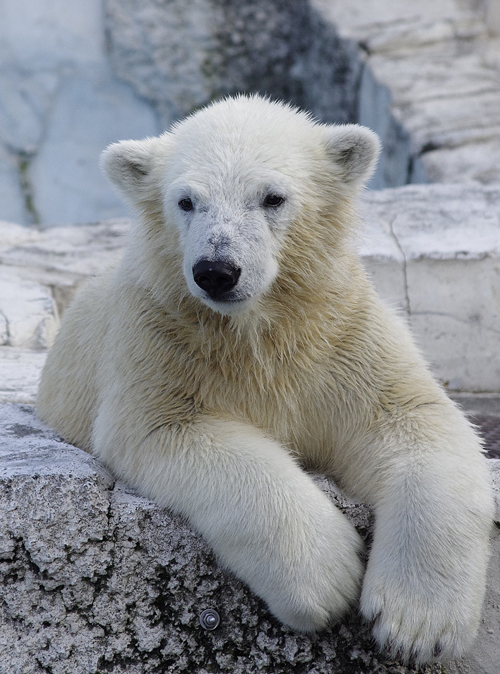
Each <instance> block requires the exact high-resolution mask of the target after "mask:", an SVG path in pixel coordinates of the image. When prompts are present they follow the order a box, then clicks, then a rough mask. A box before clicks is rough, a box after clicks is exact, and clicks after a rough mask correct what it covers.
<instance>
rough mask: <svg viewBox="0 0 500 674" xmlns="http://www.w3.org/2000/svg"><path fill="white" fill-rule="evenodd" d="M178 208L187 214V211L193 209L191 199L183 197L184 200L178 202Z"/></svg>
mask: <svg viewBox="0 0 500 674" xmlns="http://www.w3.org/2000/svg"><path fill="white" fill-rule="evenodd" d="M179 208H180V209H181V210H182V211H186V212H187V211H192V210H193V208H194V205H193V202H192V201H191V199H190V198H189V197H184V199H181V200H180V201H179Z"/></svg>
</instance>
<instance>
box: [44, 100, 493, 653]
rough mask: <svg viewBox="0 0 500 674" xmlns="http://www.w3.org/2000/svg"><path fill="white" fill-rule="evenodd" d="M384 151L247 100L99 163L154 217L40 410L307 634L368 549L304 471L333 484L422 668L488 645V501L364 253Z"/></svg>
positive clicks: (86, 307) (49, 375)
mask: <svg viewBox="0 0 500 674" xmlns="http://www.w3.org/2000/svg"><path fill="white" fill-rule="evenodd" d="M377 153H378V141H377V139H376V137H375V135H374V134H373V133H372V132H370V131H368V130H367V129H363V128H361V127H358V126H355V125H347V126H344V127H328V126H323V125H319V124H316V123H314V122H313V121H312V120H311V119H310V118H309V117H308V116H307V115H305V114H304V113H300V112H298V111H296V110H293V109H291V108H289V107H286V106H283V105H281V104H277V103H270V102H269V101H266V100H264V99H260V98H257V97H254V98H245V97H239V98H236V99H228V100H226V101H223V102H221V103H218V104H215V105H213V106H210V107H209V108H206V109H205V110H202V111H201V112H199V113H197V114H195V115H193V116H192V117H190V118H188V119H187V120H186V121H184V122H182V123H181V124H179V125H177V126H176V127H175V128H174V129H173V130H172V131H171V132H170V133H167V134H164V135H163V136H162V137H160V138H158V139H148V140H146V141H141V142H136V141H127V142H124V143H119V144H116V145H113V146H111V147H110V148H108V150H106V152H105V153H104V155H103V160H102V162H103V167H104V169H105V171H106V172H107V174H108V175H109V177H110V178H111V180H112V181H113V182H114V183H115V185H116V186H117V187H118V188H119V189H120V190H121V191H122V192H123V193H124V195H125V196H126V198H127V199H129V200H130V201H131V202H132V203H133V204H134V205H135V206H136V207H137V209H138V210H139V211H140V213H141V217H140V219H139V222H138V224H137V226H136V228H135V229H134V230H133V232H132V234H131V237H130V241H129V245H128V248H127V252H126V254H125V256H124V259H123V261H122V263H121V265H120V267H119V268H118V269H117V270H116V272H111V273H109V274H108V275H107V276H105V277H103V278H99V279H97V280H96V281H95V282H94V283H92V284H90V286H89V287H88V288H87V289H86V291H85V292H84V293H82V295H81V296H80V297H79V299H78V300H77V301H76V303H75V304H74V306H73V307H72V308H71V309H70V310H69V311H68V314H67V316H66V318H65V321H64V324H63V327H62V328H61V332H60V334H59V336H58V339H57V341H56V344H55V345H54V347H53V349H52V351H51V353H50V354H49V358H48V360H47V365H46V367H45V370H44V373H43V376H42V382H41V387H40V394H39V405H38V409H39V413H40V414H41V416H42V418H44V419H45V420H46V421H47V422H48V423H50V424H52V425H53V426H54V427H55V428H57V429H58V430H59V432H60V433H61V434H62V435H64V436H65V437H66V438H67V439H68V440H70V441H72V442H75V443H76V444H78V445H80V446H82V447H84V448H86V449H89V450H91V451H92V452H94V453H95V455H96V456H98V457H100V458H101V459H102V461H104V462H105V463H106V464H107V465H108V466H110V468H111V469H112V470H113V471H115V473H116V474H117V475H119V476H120V477H122V478H123V479H125V480H128V481H129V482H130V483H131V484H133V485H135V486H136V487H137V488H138V489H140V490H141V492H142V493H144V494H147V495H149V496H150V497H152V498H154V499H156V500H157V501H158V503H160V504H161V505H164V506H167V507H171V508H173V509H175V510H176V511H178V512H181V513H183V514H184V515H186V516H188V517H189V518H190V521H191V522H192V524H193V526H194V527H196V528H197V529H198V531H200V532H201V533H202V534H203V535H204V536H205V538H206V539H207V541H208V542H209V543H210V544H211V545H212V547H213V549H214V550H215V551H216V553H217V555H218V557H219V559H220V560H221V562H222V563H223V564H225V565H226V566H227V567H228V568H230V569H231V570H232V571H233V572H234V573H236V574H237V575H238V576H239V577H240V578H242V579H243V580H244V581H246V582H247V583H248V584H249V585H250V587H251V588H252V589H253V590H254V591H255V592H256V593H257V594H258V595H260V596H261V597H263V598H264V599H265V601H266V602H267V603H268V605H269V608H270V610H271V611H272V612H273V613H274V614H275V615H276V616H277V617H278V618H280V619H281V620H282V621H283V622H284V623H285V624H287V625H290V626H292V627H294V628H295V629H297V630H303V631H314V630H316V629H321V628H322V627H324V626H325V625H326V624H327V623H328V622H329V621H330V620H332V619H338V618H339V617H340V616H341V615H342V613H343V612H344V611H345V610H346V608H347V606H348V605H349V604H351V603H352V602H353V601H354V600H355V599H356V598H357V596H358V588H359V586H360V584H361V579H362V571H363V570H362V568H361V564H360V561H359V557H358V552H359V550H360V548H361V542H360V538H359V536H358V534H357V533H356V531H355V530H354V529H353V527H352V526H351V525H350V524H349V522H348V521H347V520H346V519H345V517H344V516H343V515H342V514H341V513H340V512H339V511H338V510H336V509H335V508H334V507H333V506H332V504H331V503H330V502H329V501H328V499H327V498H326V497H325V496H324V495H323V494H322V492H321V491H320V490H319V489H318V488H317V487H316V486H315V485H314V483H313V482H312V480H311V479H310V478H309V477H308V475H307V474H306V473H305V472H304V466H305V467H313V468H314V469H315V470H322V471H324V472H325V473H328V474H331V475H333V476H334V477H335V478H336V479H337V480H338V481H339V482H340V484H341V485H343V486H344V488H345V489H346V490H347V491H348V492H350V493H351V494H353V495H355V496H357V497H359V498H362V499H364V500H366V501H367V502H368V503H371V504H372V505H373V506H374V508H375V513H376V527H375V536H374V542H373V548H372V550H371V554H370V559H369V563H368V568H367V570H366V575H365V578H364V583H363V589H362V594H361V610H362V612H363V614H364V615H365V616H366V618H367V619H370V620H373V621H374V634H375V637H376V639H377V641H378V643H379V644H380V645H381V646H383V647H386V648H388V649H390V650H391V651H392V652H393V653H394V654H397V655H399V656H400V657H402V658H403V659H405V660H408V659H410V658H414V659H415V660H416V661H417V662H426V661H429V660H432V659H433V658H435V657H442V658H448V657H455V656H458V655H460V654H461V653H462V652H463V651H464V650H465V649H467V648H468V647H469V645H470V643H471V641H472V639H473V638H474V635H475V633H476V631H477V628H478V624H479V618H480V612H481V604H482V600H483V595H484V583H485V572H486V565H487V560H488V532H489V528H490V524H491V519H492V496H491V489H490V485H489V481H488V475H487V470H486V466H485V461H484V458H483V456H482V455H481V451H480V445H479V442H478V440H477V438H476V436H475V434H474V431H473V430H472V429H471V427H470V425H469V424H468V423H467V421H466V420H465V419H464V417H463V416H462V415H461V413H460V412H459V411H458V410H457V409H456V407H455V406H454V405H453V404H452V403H451V402H450V401H449V400H448V399H447V398H446V396H445V395H444V393H443V392H442V390H441V389H440V388H439V387H438V385H437V384H436V383H435V382H434V381H433V380H432V377H431V376H430V374H429V373H428V371H427V369H426V367H425V365H424V363H423V362H422V359H421V357H420V355H419V354H418V352H417V350H416V349H415V347H414V345H413V343H412V341H411V338H410V336H409V334H408V331H407V329H406V327H405V326H404V325H403V324H402V323H401V321H400V320H399V319H398V318H397V317H396V316H394V315H393V314H391V313H390V312H389V311H388V310H387V309H386V308H385V307H384V306H383V305H382V304H381V303H380V302H379V300H378V298H377V297H376V295H375V293H374V291H373V289H372V288H371V286H370V285H369V283H368V282H367V280H366V277H365V275H364V273H363V270H362V269H361V266H360V264H359V261H358V260H357V258H356V256H355V254H354V252H353V250H352V245H351V231H352V230H353V229H354V227H355V226H356V210H355V203H356V199H357V195H358V192H359V189H360V187H361V186H362V183H363V182H364V181H365V180H366V179H367V177H368V176H369V174H370V172H371V171H372V170H373V166H374V163H375V160H376V156H377ZM269 195H274V196H276V195H277V196H279V197H280V199H278V202H279V204H278V205H275V206H269V204H268V202H267V201H266V198H267V197H268V196H269ZM186 199H187V200H190V202H189V203H190V206H189V208H188V209H187V210H183V208H181V204H182V203H183V200H186ZM266 203H267V205H266ZM191 206H192V208H191ZM200 259H209V260H214V261H221V262H224V263H227V264H232V265H234V266H235V267H238V269H240V270H241V275H240V278H239V280H238V282H237V284H236V286H235V288H234V289H233V290H231V293H232V294H231V295H230V299H227V297H222V298H216V299H213V298H210V297H209V296H208V295H207V293H206V292H205V290H202V289H201V288H200V287H199V286H198V285H197V284H196V283H195V281H194V278H193V267H194V265H195V264H196V262H197V261H199V260H200Z"/></svg>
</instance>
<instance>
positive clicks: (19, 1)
mask: <svg viewBox="0 0 500 674" xmlns="http://www.w3.org/2000/svg"><path fill="white" fill-rule="evenodd" d="M0 6H1V16H2V20H1V21H0V65H1V69H0V218H3V219H7V220H12V221H14V222H19V223H22V224H25V225H29V224H31V225H33V224H35V225H36V224H39V223H41V222H43V223H47V224H70V223H75V222H92V221H93V220H98V219H101V220H102V219H104V218H111V217H115V216H120V215H125V214H126V213H127V211H126V209H125V207H124V205H123V203H122V201H121V200H120V199H119V197H118V195H116V194H115V193H113V191H112V190H110V189H109V186H108V185H107V184H106V182H105V181H104V180H103V179H102V176H101V174H100V171H99V167H98V160H99V154H100V152H101V151H102V150H103V149H104V147H106V145H107V144H108V143H111V142H114V141H117V140H121V139H123V138H132V137H135V138H141V137H144V136H146V135H155V134H156V133H158V132H159V130H160V129H159V125H158V119H157V115H156V113H155V111H154V110H153V109H152V108H151V106H150V105H149V104H148V103H147V102H146V101H144V100H142V99H141V98H140V97H139V96H138V95H137V94H136V93H135V91H134V90H133V89H132V87H130V86H129V85H127V84H125V83H124V82H120V81H119V80H117V78H116V77H115V76H114V75H113V73H112V71H111V68H110V66H109V62H108V56H107V52H106V43H105V34H104V23H103V17H102V3H101V0H51V2H49V3H47V2H42V3H41V2H39V0H2V2H1V3H0Z"/></svg>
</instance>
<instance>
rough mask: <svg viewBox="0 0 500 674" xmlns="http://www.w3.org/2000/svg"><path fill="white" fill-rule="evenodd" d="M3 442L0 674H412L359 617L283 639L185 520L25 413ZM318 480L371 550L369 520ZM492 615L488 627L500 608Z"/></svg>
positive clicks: (0, 423)
mask: <svg viewBox="0 0 500 674" xmlns="http://www.w3.org/2000/svg"><path fill="white" fill-rule="evenodd" d="M0 438H1V439H0V457H1V460H0V501H1V507H0V521H1V527H0V531H1V537H0V581H1V584H0V587H1V590H0V672H2V674H3V673H4V672H5V674H7V673H9V674H12V673H13V672H19V673H21V672H22V674H45V673H48V672H50V673H51V674H97V673H99V674H103V673H104V672H112V673H113V674H119V673H122V672H123V673H125V672H127V674H131V673H136V674H146V673H149V672H151V673H153V672H155V673H159V672H165V673H166V672H168V673H169V674H175V672H190V673H192V674H208V673H209V672H215V673H218V672H232V673H234V674H238V673H240V672H241V674H243V673H245V674H251V673H252V672H255V673H257V672H259V673H260V672H262V673H263V672H269V673H272V674H276V672H283V673H284V674H288V673H290V674H291V673H292V672H293V673H296V674H306V673H307V674H323V673H324V674H326V673H327V672H328V673H329V674H331V672H338V673H339V674H340V673H342V674H349V673H352V674H365V673H366V674H375V672H377V674H405V673H408V672H412V671H414V670H413V669H411V668H405V667H402V666H401V665H400V664H398V663H395V662H392V661H389V660H388V659H387V658H386V657H384V656H383V655H382V654H380V653H378V652H377V651H376V649H375V648H374V646H373V641H372V639H371V636H370V631H369V629H368V627H367V626H366V625H363V624H362V623H361V621H360V620H359V618H358V617H357V615H356V613H353V615H352V616H351V617H349V618H348V619H347V620H346V621H345V622H344V623H343V624H342V625H338V626H336V627H334V628H332V629H329V630H326V631H324V632H323V633H321V634H318V635H316V636H313V637H310V636H304V635H299V634H296V633H294V632H292V631H290V630H287V629H284V628H283V627H282V626H281V625H280V624H279V623H278V622H277V621H276V620H274V618H273V617H272V616H271V615H270V614H269V613H268V612H267V610H266V608H265V606H264V604H263V603H262V602H261V601H260V600H258V599H257V598H256V597H255V596H253V595H252V594H251V593H250V592H249V590H248V589H247V588H246V587H245V586H244V585H243V584H242V583H240V582H239V581H237V580H236V579H235V578H233V577H232V576H231V575H229V574H228V573H226V572H224V571H223V570H221V569H220V568H219V567H218V566H217V563H216V560H215V559H214V557H213V555H212V553H211V552H210V550H209V549H208V548H207V546H206V545H205V544H204V542H203V541H202V540H201V539H200V538H199V537H198V536H197V535H196V534H195V533H193V532H192V531H191V530H190V528H189V527H188V526H187V525H186V523H185V522H184V521H182V520H181V519H180V518H179V517H176V516H173V515H171V514H170V513H168V512H165V511H161V510H160V509H159V508H158V507H157V506H156V505H155V504H153V503H151V502H150V501H148V500H146V499H143V498H141V497H139V496H138V495H137V494H135V493H134V492H132V491H130V490H128V489H127V488H126V486H125V485H123V484H119V483H116V482H115V481H114V480H113V478H112V477H111V475H110V474H109V473H108V472H107V471H106V470H105V469H104V468H103V467H102V466H101V465H100V464H99V463H98V462H97V461H96V460H95V459H93V458H92V457H91V456H89V455H88V454H86V453H84V452H82V451H80V450H78V449H76V448H74V447H72V446H70V445H68V444H66V443H64V442H63V441H61V439H60V438H59V437H58V436H57V435H56V434H55V433H54V432H53V431H50V430H49V429H47V428H46V427H45V426H44V425H43V424H42V423H41V422H40V421H39V420H37V419H36V417H35V416H34V414H33V410H32V408H31V407H28V406H17V405H8V404H3V405H0ZM493 463H495V462H492V464H493ZM496 463H498V464H500V462H496ZM499 467H500V465H499V466H496V468H497V469H498V468H499ZM317 480H318V483H319V485H320V486H321V487H322V488H323V489H324V490H325V491H326V492H327V493H328V494H329V495H330V496H331V498H332V499H333V500H334V501H335V502H336V503H337V504H338V505H340V507H341V508H342V510H343V511H344V512H346V514H347V515H348V516H349V517H351V518H352V520H353V521H354V523H355V525H356V526H357V527H358V529H359V531H360V532H361V534H362V535H363V536H364V538H365V539H367V538H368V537H369V529H370V525H371V516H370V513H369V511H368V510H367V509H366V508H365V507H364V506H361V505H359V504H355V503H353V502H352V501H349V500H348V499H346V498H345V497H343V496H341V495H340V494H339V492H338V491H337V490H336V488H335V487H334V485H333V484H332V483H331V482H329V481H328V480H326V479H325V478H322V477H318V478H317ZM496 554H497V553H496ZM496 559H498V558H496ZM495 602H496V605H495ZM490 604H491V606H489V607H488V609H487V610H488V613H487V615H486V619H487V621H488V623H487V624H488V628H487V629H489V625H493V622H491V621H492V620H493V619H495V618H496V619H497V620H498V613H499V609H498V597H497V596H495V597H491V601H490ZM206 608H212V609H215V610H217V611H218V613H219V615H220V618H221V623H220V626H219V627H218V628H217V629H215V630H214V631H213V632H209V631H205V630H204V629H203V628H202V627H201V626H200V624H199V616H200V614H201V612H202V611H203V610H204V609H206ZM490 613H491V615H490ZM486 634H487V635H488V632H487V630H486ZM486 638H487V639H488V638H489V639H490V641H491V638H490V637H489V635H488V636H487V637H486ZM481 639H482V637H481ZM481 639H480V643H481V644H482V641H481ZM486 644H487V646H488V642H486ZM487 652H488V653H489V654H490V655H491V644H490V645H489V651H487ZM471 657H478V658H479V660H477V662H478V663H479V664H480V666H481V667H483V664H484V662H487V661H486V660H485V657H486V656H485V655H484V654H483V655H482V654H481V653H479V655H476V651H474V652H473V654H472V656H471ZM470 662H474V661H473V660H471V659H469V660H467V661H466V663H470ZM466 663H465V664H466ZM462 664H463V665H464V666H465V664H464V663H462ZM448 671H449V672H452V671H455V670H452V669H450V670H448V669H446V668H445V669H443V668H442V667H441V666H440V665H433V666H429V667H427V668H424V669H423V670H422V672H425V673H426V674H438V673H442V672H448ZM461 671H462V670H461ZM463 671H466V670H463ZM473 671H474V674H479V673H480V672H481V673H482V672H485V673H486V674H494V673H495V671H496V670H493V669H488V668H487V667H486V668H483V669H475V670H473Z"/></svg>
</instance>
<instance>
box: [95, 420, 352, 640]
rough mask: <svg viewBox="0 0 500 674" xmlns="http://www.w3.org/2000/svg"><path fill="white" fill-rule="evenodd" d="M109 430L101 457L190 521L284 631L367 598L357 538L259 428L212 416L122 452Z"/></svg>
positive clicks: (310, 626)
mask: <svg viewBox="0 0 500 674" xmlns="http://www.w3.org/2000/svg"><path fill="white" fill-rule="evenodd" d="M98 427H99V421H98ZM102 430H103V433H102V435H101V439H100V438H99V435H100V433H99V429H98V431H97V434H96V445H95V447H96V451H95V453H96V454H97V455H98V456H100V458H102V459H103V461H104V462H106V463H107V464H108V465H109V466H110V468H111V469H112V470H113V471H114V472H115V473H116V474H117V475H119V476H121V477H122V478H123V479H125V480H126V481H128V482H129V483H131V484H133V485H134V486H135V487H137V488H138V489H139V490H140V491H141V492H142V493H143V494H145V495H147V496H149V497H150V498H152V499H154V500H155V501H156V502H157V503H159V504H160V505H162V506H166V507H169V508H172V509H173V510H175V511H177V512H179V513H182V514H183V515H185V516H187V517H188V518H189V520H190V522H191V523H192V525H193V526H194V528H195V529H197V530H198V531H199V532H200V533H201V534H202V535H203V537H204V538H205V539H206V541H207V542H208V543H209V544H210V545H211V547H212V548H213V549H214V551H215V552H216V554H217V556H218V558H219V559H220V561H221V562H222V564H223V565H224V566H226V567H227V568H228V569H230V570H231V571H232V572H233V573H234V574H235V575H236V576H238V577H239V578H240V579H242V580H243V581H244V582H246V583H247V584H248V585H249V586H250V587H251V588H252V590H253V591H254V592H255V593H256V594H257V595H259V596H260V597H261V598H262V599H264V600H265V601H266V603H267V604H268V606H269V608H270V610H271V612H272V613H273V614H274V615H275V616H276V617H277V618H278V619H279V620H281V621H282V622H283V623H284V624H286V625H289V626H290V627H292V628H294V629H296V630H299V631H304V632H309V631H315V630H318V629H321V628H322V627H324V626H326V625H327V624H328V623H329V622H330V621H332V620H334V619H337V618H339V617H340V616H341V615H342V614H343V613H344V612H345V611H346V609H347V608H348V607H349V606H350V605H351V604H352V603H353V602H354V601H355V600H356V599H357V597H358V596H359V588H360V583H361V577H362V573H363V566H362V563H361V561H360V558H359V555H358V553H359V552H360V550H361V548H362V543H361V539H360V537H359V535H358V534H357V532H356V530H355V529H354V527H353V526H352V525H351V524H350V523H349V522H348V520H347V519H346V518H345V516H344V515H343V514H342V513H341V512H340V511H339V510H338V509H337V508H335V506H334V505H333V504H332V503H331V502H330V501H329V499H328V498H327V497H326V496H325V494H324V493H323V492H322V491H321V490H320V489H318V487H317V486H316V485H315V484H314V482H313V480H312V479H311V478H310V476H308V475H307V474H306V473H304V471H303V470H302V469H301V468H300V467H299V466H298V465H297V464H296V463H295V461H294V460H293V459H292V458H291V457H290V455H289V454H288V452H287V451H286V450H285V449H284V448H283V447H282V446H280V445H279V444H278V443H277V442H275V441H273V440H270V439H268V438H267V437H265V435H264V434H263V433H262V432H261V431H259V430H258V429H256V428H253V427H251V426H247V425H245V424H242V423H237V422H233V421H224V420H220V419H213V418H209V417H204V418H202V419H200V420H198V421H196V422H194V423H190V424H189V425H181V424H175V425H170V426H161V427H160V428H158V429H157V430H155V431H153V432H152V433H150V434H149V435H148V436H147V438H146V439H145V440H143V442H142V444H141V446H140V447H137V448H136V449H134V450H133V451H130V450H127V449H125V448H124V449H122V450H120V451H119V452H117V451H116V450H117V445H116V444H115V442H114V441H113V438H112V434H110V433H109V431H110V427H109V424H108V423H103V424H102ZM118 447H120V445H118ZM121 447H123V444H122V445H121Z"/></svg>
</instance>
